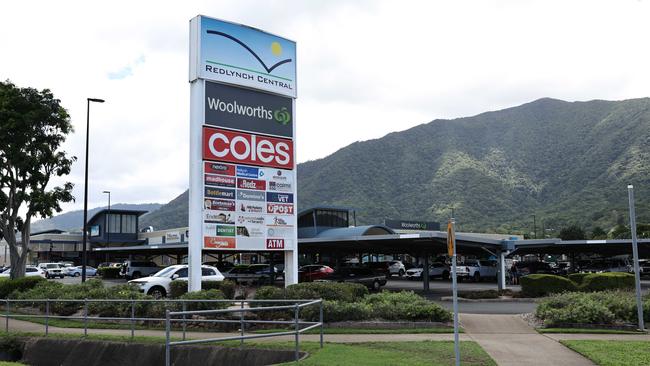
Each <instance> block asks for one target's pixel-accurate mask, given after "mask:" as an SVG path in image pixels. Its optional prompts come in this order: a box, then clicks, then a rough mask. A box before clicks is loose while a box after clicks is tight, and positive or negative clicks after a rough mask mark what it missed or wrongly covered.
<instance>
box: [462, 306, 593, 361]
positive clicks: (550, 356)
mask: <svg viewBox="0 0 650 366" xmlns="http://www.w3.org/2000/svg"><path fill="white" fill-rule="evenodd" d="M460 322H461V324H462V326H463V328H464V329H465V332H466V333H467V335H468V336H469V338H470V339H472V340H474V341H476V342H477V343H478V344H480V345H481V347H483V349H484V350H485V351H486V352H487V353H488V354H489V355H490V356H491V357H492V358H493V359H494V360H495V361H496V362H497V364H499V365H500V366H510V365H540V366H542V365H544V366H546V365H562V366H583V365H585V366H587V365H594V363H593V362H591V361H589V360H588V359H586V358H585V357H583V356H581V355H579V354H578V353H576V352H574V351H572V350H570V349H568V348H566V347H564V346H563V345H562V344H560V343H559V342H558V341H557V340H555V339H551V338H549V337H546V336H545V335H542V334H539V333H537V332H536V331H535V330H534V329H533V328H532V327H531V326H529V325H528V324H527V323H526V322H525V321H524V320H523V319H522V318H521V316H520V315H500V314H492V315H482V314H460ZM560 339H561V338H560ZM461 357H462V356H461Z"/></svg>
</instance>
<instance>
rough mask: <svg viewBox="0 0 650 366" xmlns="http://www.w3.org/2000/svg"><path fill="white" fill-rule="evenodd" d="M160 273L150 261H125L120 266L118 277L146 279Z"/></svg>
mask: <svg viewBox="0 0 650 366" xmlns="http://www.w3.org/2000/svg"><path fill="white" fill-rule="evenodd" d="M158 271H160V267H158V265H157V264H156V263H154V262H151V261H126V262H124V263H123V264H122V270H121V271H120V276H122V277H126V279H132V278H133V279H135V278H140V277H147V276H150V275H152V274H154V273H156V272H158Z"/></svg>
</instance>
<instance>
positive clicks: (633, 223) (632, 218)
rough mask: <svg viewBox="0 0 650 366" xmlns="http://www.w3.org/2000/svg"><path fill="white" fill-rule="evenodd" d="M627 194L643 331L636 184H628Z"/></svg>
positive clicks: (638, 309) (637, 294) (638, 308)
mask: <svg viewBox="0 0 650 366" xmlns="http://www.w3.org/2000/svg"><path fill="white" fill-rule="evenodd" d="M627 196H628V200H629V202H630V230H631V231H632V255H633V257H634V258H633V260H634V283H635V285H636V310H637V316H638V319H639V330H640V331H643V330H644V329H645V325H644V324H643V301H642V300H641V276H640V273H639V248H638V244H637V239H636V212H635V210H634V186H632V185H631V184H630V185H628V186H627Z"/></svg>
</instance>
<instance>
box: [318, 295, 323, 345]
mask: <svg viewBox="0 0 650 366" xmlns="http://www.w3.org/2000/svg"><path fill="white" fill-rule="evenodd" d="M319 321H320V348H323V300H322V299H321V301H320V315H319Z"/></svg>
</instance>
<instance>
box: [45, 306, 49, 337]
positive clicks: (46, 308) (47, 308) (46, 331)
mask: <svg viewBox="0 0 650 366" xmlns="http://www.w3.org/2000/svg"><path fill="white" fill-rule="evenodd" d="M49 319H50V299H47V300H45V336H46V337H47V333H48V332H49V330H50V326H49Z"/></svg>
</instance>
